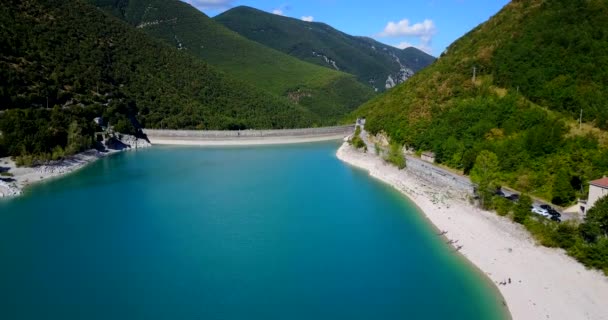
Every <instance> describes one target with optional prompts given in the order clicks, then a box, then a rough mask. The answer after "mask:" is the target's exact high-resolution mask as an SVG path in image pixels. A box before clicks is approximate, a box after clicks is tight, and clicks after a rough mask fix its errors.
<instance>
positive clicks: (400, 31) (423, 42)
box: [376, 19, 437, 54]
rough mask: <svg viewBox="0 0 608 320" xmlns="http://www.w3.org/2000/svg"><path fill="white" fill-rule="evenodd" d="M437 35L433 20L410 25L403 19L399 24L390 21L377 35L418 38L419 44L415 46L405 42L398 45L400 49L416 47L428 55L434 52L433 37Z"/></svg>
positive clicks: (382, 36)
mask: <svg viewBox="0 0 608 320" xmlns="http://www.w3.org/2000/svg"><path fill="white" fill-rule="evenodd" d="M436 33H437V28H436V27H435V23H434V22H433V20H430V19H425V20H424V21H422V22H418V23H414V24H410V21H409V20H408V19H403V20H401V21H399V22H393V21H390V22H389V23H388V24H387V25H386V27H384V30H383V31H382V32H380V33H379V34H377V35H376V36H377V37H381V38H388V37H390V38H400V37H401V38H402V37H409V38H417V39H418V42H419V43H418V44H417V45H414V44H412V43H411V42H409V41H403V42H401V43H399V44H398V45H396V47H398V48H402V49H403V48H407V47H416V48H418V49H420V50H422V51H425V52H426V53H429V54H430V53H431V52H432V50H433V49H432V46H431V44H432V42H433V36H434V35H435V34H436Z"/></svg>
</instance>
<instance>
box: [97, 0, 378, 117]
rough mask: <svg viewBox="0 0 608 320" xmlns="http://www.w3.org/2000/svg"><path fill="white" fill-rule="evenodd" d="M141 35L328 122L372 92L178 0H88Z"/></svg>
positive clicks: (368, 97) (362, 100)
mask: <svg viewBox="0 0 608 320" xmlns="http://www.w3.org/2000/svg"><path fill="white" fill-rule="evenodd" d="M91 1H92V2H93V3H95V4H96V5H98V6H100V7H101V8H104V9H106V10H108V11H110V12H112V13H113V14H114V15H116V16H118V17H120V18H121V19H124V20H125V21H127V22H128V23H130V24H131V25H133V26H135V27H137V28H138V29H140V30H143V31H145V32H146V33H147V34H149V35H151V36H153V37H156V38H159V39H162V40H164V41H165V42H167V43H168V44H169V45H171V46H174V47H176V48H178V49H180V50H182V51H186V52H189V53H192V54H194V55H196V56H198V57H201V58H202V59H203V60H205V61H206V62H207V63H209V64H211V65H212V66H214V67H217V68H219V69H221V70H223V71H225V72H227V73H228V74H230V75H231V76H234V77H237V78H239V79H240V80H243V81H246V82H248V83H251V84H253V85H255V86H257V87H259V88H261V89H264V90H267V91H270V92H271V93H274V94H276V95H278V96H281V97H285V98H288V99H290V100H291V101H292V102H293V103H297V104H299V105H301V106H304V107H306V108H308V109H309V110H311V111H312V112H313V113H315V114H318V115H320V116H321V118H322V119H323V121H322V122H319V123H318V124H331V123H333V122H334V121H336V120H337V119H338V118H340V117H342V116H344V115H345V114H347V113H349V112H351V111H352V110H354V109H355V108H356V107H358V106H360V105H361V104H362V103H364V102H366V101H367V100H369V99H370V98H371V97H372V96H373V92H372V90H371V89H370V88H369V87H366V86H364V85H362V84H360V83H359V82H357V81H356V79H355V78H354V77H353V76H352V75H348V74H345V73H342V72H337V71H333V70H329V69H327V68H322V67H319V66H317V65H314V64H310V63H306V62H303V61H301V60H298V59H296V58H294V57H291V56H289V55H286V54H284V53H281V52H278V51H276V50H273V49H270V48H268V47H265V46H263V45H260V44H259V43H257V42H254V41H251V40H248V39H246V38H244V37H242V36H240V35H238V34H237V33H235V32H233V31H231V30H229V29H227V28H226V27H224V26H222V25H221V24H219V23H217V22H215V21H213V20H211V19H210V18H208V17H207V16H206V15H205V14H203V13H202V12H200V11H199V10H197V9H195V8H194V7H192V6H190V5H189V4H186V3H184V2H181V1H178V0H168V1H166V0H121V1H114V0H111V1H110V0H91Z"/></svg>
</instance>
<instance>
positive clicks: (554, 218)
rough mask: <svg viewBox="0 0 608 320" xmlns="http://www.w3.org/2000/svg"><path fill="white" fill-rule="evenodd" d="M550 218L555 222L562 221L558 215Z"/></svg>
mask: <svg viewBox="0 0 608 320" xmlns="http://www.w3.org/2000/svg"><path fill="white" fill-rule="evenodd" d="M551 220H553V221H555V222H562V219H560V218H559V217H558V216H551Z"/></svg>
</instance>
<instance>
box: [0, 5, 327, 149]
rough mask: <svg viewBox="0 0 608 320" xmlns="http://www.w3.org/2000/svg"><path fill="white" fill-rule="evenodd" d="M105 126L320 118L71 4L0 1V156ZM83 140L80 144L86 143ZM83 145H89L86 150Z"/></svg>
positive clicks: (58, 143) (267, 124)
mask: <svg viewBox="0 0 608 320" xmlns="http://www.w3.org/2000/svg"><path fill="white" fill-rule="evenodd" d="M101 115H103V116H104V118H105V119H106V120H107V121H109V122H110V123H111V124H112V125H119V126H121V127H122V128H123V129H124V130H126V131H131V130H133V131H134V128H133V126H132V124H136V125H137V124H138V122H139V123H140V124H141V125H142V126H144V127H148V128H160V127H162V128H197V129H237V128H240V129H245V128H286V127H306V126H310V125H312V124H314V123H316V122H318V121H320V119H319V117H317V116H315V115H313V114H312V113H311V112H310V111H308V110H306V109H304V108H302V107H299V106H297V105H294V104H292V103H290V102H289V101H287V100H286V99H282V98H277V97H274V96H272V95H269V94H266V93H264V92H262V91H260V90H258V89H256V88H254V87H252V86H249V85H246V84H244V83H241V82H239V81H235V80H232V79H231V78H228V77H227V76H226V75H224V74H223V73H220V72H217V71H215V70H214V69H213V68H211V67H209V66H208V65H207V64H205V63H204V62H202V61H200V59H198V58H195V57H194V56H192V55H190V54H187V53H183V52H179V51H178V50H176V49H174V48H171V47H169V46H167V45H166V44H164V43H161V42H158V41H155V40H152V39H150V38H149V37H148V36H146V35H145V34H144V33H142V32H138V31H136V30H135V29H134V28H132V27H130V26H129V25H127V24H125V23H123V22H121V21H119V20H117V19H115V18H114V17H111V16H109V15H106V14H104V13H103V12H102V11H100V10H98V9H96V8H95V7H94V6H92V5H90V4H87V3H85V2H83V1H80V0H67V1H54V0H25V1H8V2H5V3H4V4H3V6H1V7H0V132H1V135H0V155H6V154H8V155H14V156H17V155H34V156H40V157H42V158H47V157H48V155H49V154H51V155H52V154H53V152H54V150H55V151H58V149H57V147H60V148H62V149H63V150H64V151H67V153H72V152H74V151H77V150H80V149H82V148H84V147H85V146H79V147H71V146H70V143H69V141H68V140H69V139H68V137H69V136H70V125H72V124H73V123H76V125H77V129H79V130H80V132H81V134H82V135H85V136H87V137H89V138H90V139H88V140H87V141H92V133H93V132H94V131H96V130H99V128H97V127H96V126H95V125H93V124H92V119H93V117H95V116H101ZM85 144H86V143H85ZM86 147H88V146H86Z"/></svg>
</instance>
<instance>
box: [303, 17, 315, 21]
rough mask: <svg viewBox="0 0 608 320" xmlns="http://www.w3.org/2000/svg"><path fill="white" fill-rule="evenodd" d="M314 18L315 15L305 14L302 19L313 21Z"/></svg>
mask: <svg viewBox="0 0 608 320" xmlns="http://www.w3.org/2000/svg"><path fill="white" fill-rule="evenodd" d="M314 20H315V17H313V16H303V17H302V21H306V22H313V21H314Z"/></svg>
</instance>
